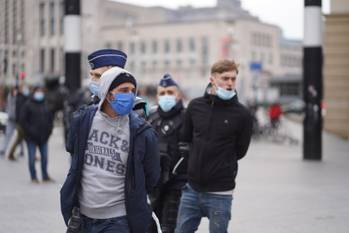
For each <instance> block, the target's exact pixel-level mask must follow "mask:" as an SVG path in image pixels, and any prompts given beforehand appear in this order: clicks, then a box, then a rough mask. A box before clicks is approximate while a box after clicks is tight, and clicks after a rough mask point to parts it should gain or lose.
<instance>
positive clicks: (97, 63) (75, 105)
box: [63, 49, 127, 141]
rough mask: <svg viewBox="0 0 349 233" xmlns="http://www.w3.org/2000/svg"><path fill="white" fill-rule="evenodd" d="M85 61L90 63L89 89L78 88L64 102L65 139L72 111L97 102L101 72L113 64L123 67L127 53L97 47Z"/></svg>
mask: <svg viewBox="0 0 349 233" xmlns="http://www.w3.org/2000/svg"><path fill="white" fill-rule="evenodd" d="M87 61H88V64H89V65H90V71H89V80H88V89H89V91H87V90H85V89H80V90H78V91H77V92H74V93H71V95H70V96H69V98H68V100H67V101H66V102H65V104H64V112H63V114H64V115H63V117H64V119H63V120H64V130H65V134H64V135H65V138H64V139H65V141H66V140H67V133H68V130H69V127H70V118H71V115H72V113H73V112H74V111H76V110H77V109H79V107H82V106H84V105H85V106H86V105H92V104H97V103H98V102H99V98H98V92H99V89H100V86H99V82H100V78H101V76H102V74H103V73H104V72H105V71H107V70H109V69H110V68H112V67H114V66H117V67H120V68H124V67H125V64H126V61H127V55H126V53H124V52H122V51H120V50H116V49H99V50H96V51H94V52H92V53H91V54H89V55H88V56H87ZM91 93H92V96H91Z"/></svg>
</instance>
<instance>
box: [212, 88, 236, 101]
mask: <svg viewBox="0 0 349 233" xmlns="http://www.w3.org/2000/svg"><path fill="white" fill-rule="evenodd" d="M216 95H217V96H218V97H219V98H220V99H222V100H230V99H231V98H233V97H234V96H235V95H236V92H235V90H231V91H228V90H226V89H224V88H221V87H217V90H216Z"/></svg>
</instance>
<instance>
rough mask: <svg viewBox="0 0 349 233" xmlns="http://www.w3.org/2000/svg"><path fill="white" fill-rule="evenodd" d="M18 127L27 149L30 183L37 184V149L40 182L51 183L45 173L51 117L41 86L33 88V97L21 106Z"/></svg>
mask: <svg viewBox="0 0 349 233" xmlns="http://www.w3.org/2000/svg"><path fill="white" fill-rule="evenodd" d="M20 125H21V126H22V128H23V132H24V138H25V141H26V143H27V147H28V164H29V171H30V178H31V180H32V182H33V183H38V182H39V180H38V178H37V175H36V169H35V154H36V148H37V147H38V148H39V151H40V155H41V175H42V180H43V181H44V182H50V181H53V180H52V179H51V177H50V176H49V174H48V172H47V165H48V139H49V137H50V135H51V132H52V129H53V115H52V113H51V112H50V111H49V110H48V107H47V105H46V102H45V93H44V89H43V87H42V86H37V87H35V88H34V90H33V95H32V96H31V97H30V98H29V99H28V101H26V102H25V104H24V105H23V108H22V110H21V113H20Z"/></svg>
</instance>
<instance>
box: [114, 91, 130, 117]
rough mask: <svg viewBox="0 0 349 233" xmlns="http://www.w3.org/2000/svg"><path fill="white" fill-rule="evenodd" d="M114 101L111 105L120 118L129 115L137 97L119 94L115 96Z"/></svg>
mask: <svg viewBox="0 0 349 233" xmlns="http://www.w3.org/2000/svg"><path fill="white" fill-rule="evenodd" d="M113 96H114V100H112V101H110V102H109V103H110V105H111V107H112V108H113V110H114V111H115V112H116V113H117V114H118V115H120V116H124V115H127V114H129V113H130V112H131V110H132V108H133V103H134V99H135V95H134V94H133V92H130V93H117V94H114V95H113Z"/></svg>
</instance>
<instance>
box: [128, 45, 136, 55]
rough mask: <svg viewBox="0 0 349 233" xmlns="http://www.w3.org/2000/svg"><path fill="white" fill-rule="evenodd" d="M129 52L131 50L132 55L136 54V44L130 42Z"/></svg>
mask: <svg viewBox="0 0 349 233" xmlns="http://www.w3.org/2000/svg"><path fill="white" fill-rule="evenodd" d="M129 50H130V54H134V53H135V42H130V44H129Z"/></svg>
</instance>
